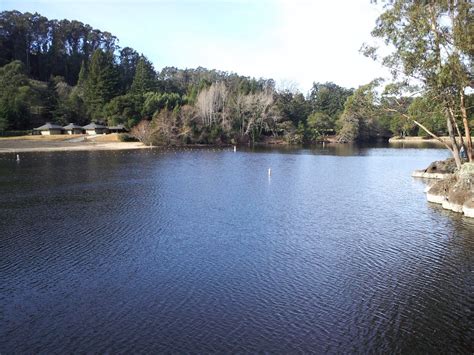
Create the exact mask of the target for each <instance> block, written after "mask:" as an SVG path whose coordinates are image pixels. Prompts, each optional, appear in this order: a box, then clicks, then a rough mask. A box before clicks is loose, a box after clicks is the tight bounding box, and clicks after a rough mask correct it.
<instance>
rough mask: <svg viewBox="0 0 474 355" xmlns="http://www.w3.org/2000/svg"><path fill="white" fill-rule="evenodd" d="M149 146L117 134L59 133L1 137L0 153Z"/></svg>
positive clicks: (139, 147)
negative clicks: (125, 140) (122, 140)
mask: <svg viewBox="0 0 474 355" xmlns="http://www.w3.org/2000/svg"><path fill="white" fill-rule="evenodd" d="M143 148H148V147H146V146H145V145H143V144H142V143H140V142H120V141H119V139H118V136H117V134H108V135H104V136H85V135H68V136H66V135H57V136H22V137H5V138H0V153H22V152H55V151H83V150H124V149H143Z"/></svg>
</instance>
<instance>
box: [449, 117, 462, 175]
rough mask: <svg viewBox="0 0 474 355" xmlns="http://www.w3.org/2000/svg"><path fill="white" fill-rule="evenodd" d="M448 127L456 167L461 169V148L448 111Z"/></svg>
mask: <svg viewBox="0 0 474 355" xmlns="http://www.w3.org/2000/svg"><path fill="white" fill-rule="evenodd" d="M446 125H447V127H448V133H449V139H450V140H451V145H452V147H453V149H452V150H451V153H452V154H453V157H454V161H455V162H456V166H457V167H458V168H460V167H461V164H462V163H461V158H460V157H459V146H458V142H457V141H456V136H455V135H454V130H453V123H452V121H451V115H450V114H449V112H448V111H446Z"/></svg>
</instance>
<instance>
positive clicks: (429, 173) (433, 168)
mask: <svg viewBox="0 0 474 355" xmlns="http://www.w3.org/2000/svg"><path fill="white" fill-rule="evenodd" d="M455 171H456V162H455V161H454V159H452V158H451V159H446V160H437V161H435V162H433V163H431V164H430V165H429V166H428V167H427V168H426V169H424V170H415V171H414V172H413V174H412V176H413V177H418V178H424V179H445V178H447V177H450V176H451V175H452V174H454V172H455Z"/></svg>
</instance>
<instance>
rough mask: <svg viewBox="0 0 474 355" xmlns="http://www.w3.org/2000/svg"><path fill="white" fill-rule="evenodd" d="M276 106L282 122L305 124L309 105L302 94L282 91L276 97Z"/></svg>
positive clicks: (309, 108) (309, 109)
mask: <svg viewBox="0 0 474 355" xmlns="http://www.w3.org/2000/svg"><path fill="white" fill-rule="evenodd" d="M276 106H277V108H278V110H279V111H280V114H281V117H282V120H283V121H291V122H293V124H294V125H298V124H299V122H306V119H307V118H308V115H309V113H310V112H311V105H310V103H309V102H308V101H307V100H306V99H305V97H304V96H303V94H301V93H299V92H297V93H292V92H290V91H282V92H279V93H278V94H277V95H276Z"/></svg>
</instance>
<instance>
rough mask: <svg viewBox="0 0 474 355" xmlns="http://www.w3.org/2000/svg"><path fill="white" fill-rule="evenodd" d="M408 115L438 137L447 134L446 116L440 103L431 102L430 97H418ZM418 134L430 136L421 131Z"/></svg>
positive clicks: (409, 108)
mask: <svg viewBox="0 0 474 355" xmlns="http://www.w3.org/2000/svg"><path fill="white" fill-rule="evenodd" d="M408 114H409V116H410V117H411V118H413V119H414V120H416V121H418V122H420V123H421V124H423V125H424V126H425V127H426V128H428V129H429V130H430V131H431V132H433V133H435V134H438V135H446V134H447V132H446V116H445V115H444V112H443V107H442V105H441V104H440V103H439V102H436V101H433V100H430V98H428V97H417V98H416V99H414V100H413V102H412V103H411V105H410V106H409V107H408ZM418 134H419V135H421V136H425V137H426V136H428V134H427V133H426V132H425V131H423V130H421V129H420V130H419V131H418Z"/></svg>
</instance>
